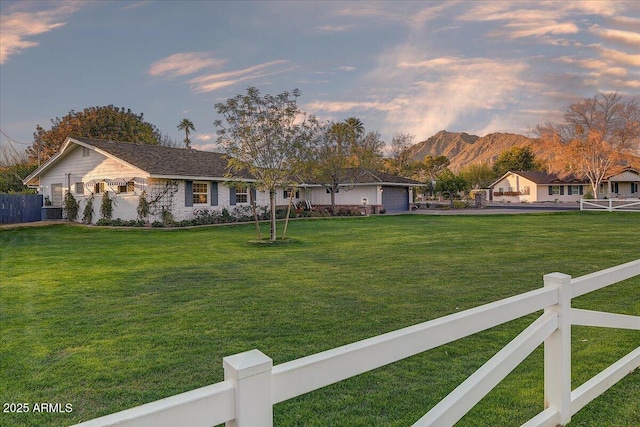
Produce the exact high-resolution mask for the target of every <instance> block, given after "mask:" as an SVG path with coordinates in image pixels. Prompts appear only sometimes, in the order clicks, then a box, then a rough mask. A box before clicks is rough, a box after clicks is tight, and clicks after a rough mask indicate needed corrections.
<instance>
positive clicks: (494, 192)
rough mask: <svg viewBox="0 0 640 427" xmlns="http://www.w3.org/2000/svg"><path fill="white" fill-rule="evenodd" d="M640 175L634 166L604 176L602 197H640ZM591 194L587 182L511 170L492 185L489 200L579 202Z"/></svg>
mask: <svg viewBox="0 0 640 427" xmlns="http://www.w3.org/2000/svg"><path fill="white" fill-rule="evenodd" d="M639 190H640V174H639V173H638V171H637V170H635V169H633V168H631V167H625V168H618V169H615V170H613V171H611V173H609V174H608V175H607V176H605V177H604V179H603V181H602V182H601V183H600V187H599V189H598V197H599V198H607V199H635V198H639V197H640V191H639ZM589 193H591V184H590V183H589V181H588V180H587V179H579V178H576V177H574V176H568V177H563V178H560V177H559V176H558V175H554V174H548V173H546V172H537V171H509V172H507V173H505V174H504V175H503V176H502V177H501V178H500V179H498V180H497V181H496V182H494V183H493V184H492V185H491V186H490V192H489V195H490V200H493V201H496V202H507V203H509V202H510V203H519V202H525V203H526V202H529V203H532V202H579V201H580V199H583V198H584V197H585V195H586V194H589Z"/></svg>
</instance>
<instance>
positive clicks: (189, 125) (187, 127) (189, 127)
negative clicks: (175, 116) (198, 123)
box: [178, 119, 196, 148]
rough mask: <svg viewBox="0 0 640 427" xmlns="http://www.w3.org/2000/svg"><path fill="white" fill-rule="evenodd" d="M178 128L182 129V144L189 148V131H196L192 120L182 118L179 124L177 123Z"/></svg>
mask: <svg viewBox="0 0 640 427" xmlns="http://www.w3.org/2000/svg"><path fill="white" fill-rule="evenodd" d="M178 129H180V130H183V131H184V145H185V147H186V148H191V146H190V145H189V144H191V140H190V139H189V131H193V132H195V131H196V128H195V127H194V126H193V122H192V121H191V120H189V119H182V121H181V122H180V124H178Z"/></svg>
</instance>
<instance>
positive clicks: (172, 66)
mask: <svg viewBox="0 0 640 427" xmlns="http://www.w3.org/2000/svg"><path fill="white" fill-rule="evenodd" d="M225 62H226V61H225V60H223V59H217V58H214V57H213V55H212V54H211V53H209V52H184V53H176V54H173V55H170V56H167V57H166V58H163V59H161V60H159V61H156V62H154V63H153V64H151V67H150V68H149V74H150V75H152V76H162V75H164V76H167V77H170V78H174V77H179V76H185V75H187V74H193V73H196V72H198V71H200V70H202V69H204V68H210V67H219V66H222V65H224V64H225Z"/></svg>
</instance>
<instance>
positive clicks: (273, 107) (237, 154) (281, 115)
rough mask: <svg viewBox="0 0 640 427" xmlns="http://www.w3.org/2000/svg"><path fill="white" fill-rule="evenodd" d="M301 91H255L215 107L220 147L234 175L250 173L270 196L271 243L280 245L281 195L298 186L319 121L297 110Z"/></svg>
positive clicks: (252, 88)
mask: <svg viewBox="0 0 640 427" xmlns="http://www.w3.org/2000/svg"><path fill="white" fill-rule="evenodd" d="M299 96H300V91H299V90H298V89H294V90H293V91H292V92H283V93H281V94H279V95H275V96H273V95H264V96H262V95H260V91H259V90H258V89H256V88H255V87H249V88H247V93H246V94H245V95H236V96H235V97H233V98H230V99H228V100H227V101H226V102H224V103H217V104H216V105H215V107H216V110H217V112H218V113H219V114H221V115H222V116H223V117H224V122H223V121H222V120H216V121H215V122H214V125H215V126H216V127H217V128H218V131H217V133H218V144H219V145H220V146H222V148H223V149H224V151H225V152H226V153H227V154H228V155H229V157H230V160H229V165H230V167H231V169H232V170H235V171H242V170H248V171H249V172H250V173H251V174H252V175H253V176H254V177H255V178H256V179H257V183H256V185H257V187H258V188H261V189H263V190H265V191H268V192H269V205H270V212H271V214H270V220H271V241H275V240H276V190H277V188H279V187H284V186H288V185H292V184H295V182H293V181H295V177H296V175H297V170H298V165H299V158H300V156H301V152H302V150H303V149H304V147H305V146H306V145H307V144H308V141H309V140H310V138H311V136H312V134H313V131H314V127H315V123H316V122H315V118H314V117H313V116H307V115H306V114H305V113H304V112H302V111H301V110H300V109H299V108H298V105H297V99H298V97H299Z"/></svg>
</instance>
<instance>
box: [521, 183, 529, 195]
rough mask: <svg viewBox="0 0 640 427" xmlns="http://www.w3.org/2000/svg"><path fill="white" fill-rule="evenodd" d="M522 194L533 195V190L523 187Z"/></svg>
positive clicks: (526, 186)
mask: <svg viewBox="0 0 640 427" xmlns="http://www.w3.org/2000/svg"><path fill="white" fill-rule="evenodd" d="M522 194H523V195H525V196H528V195H530V194H531V188H530V187H529V186H528V185H525V186H524V187H522Z"/></svg>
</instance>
